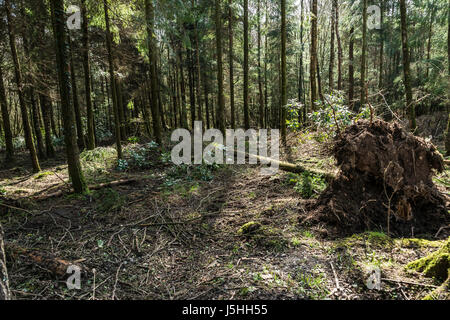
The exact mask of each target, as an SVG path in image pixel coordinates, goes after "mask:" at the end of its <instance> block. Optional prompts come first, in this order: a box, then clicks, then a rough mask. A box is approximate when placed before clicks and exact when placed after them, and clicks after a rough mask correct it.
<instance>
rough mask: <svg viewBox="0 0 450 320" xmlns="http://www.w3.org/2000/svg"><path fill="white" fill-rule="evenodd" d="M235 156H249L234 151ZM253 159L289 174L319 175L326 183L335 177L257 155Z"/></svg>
mask: <svg viewBox="0 0 450 320" xmlns="http://www.w3.org/2000/svg"><path fill="white" fill-rule="evenodd" d="M235 153H236V154H241V155H245V157H246V158H248V157H249V156H250V155H249V154H248V153H246V152H242V151H238V150H235ZM252 156H253V157H254V158H256V159H257V160H259V161H260V162H261V163H272V165H277V166H278V168H279V169H280V170H282V171H286V172H291V173H303V172H310V173H312V174H315V175H321V176H323V177H324V178H325V179H326V180H327V181H332V180H333V179H334V178H335V177H336V176H335V175H334V174H333V173H330V172H327V171H324V170H320V169H310V168H307V167H304V166H301V165H299V164H293V163H289V162H284V161H279V160H275V159H271V158H268V157H262V156H258V155H252Z"/></svg>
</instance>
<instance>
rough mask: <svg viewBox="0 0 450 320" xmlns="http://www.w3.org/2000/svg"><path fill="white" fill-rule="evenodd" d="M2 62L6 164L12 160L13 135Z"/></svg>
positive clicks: (0, 82)
mask: <svg viewBox="0 0 450 320" xmlns="http://www.w3.org/2000/svg"><path fill="white" fill-rule="evenodd" d="M2 64H3V61H1V60H0V107H1V111H2V120H3V133H4V136H5V144H6V158H5V161H6V162H11V161H12V160H13V159H14V145H13V135H12V131H11V121H10V119H9V112H8V103H7V100H6V91H5V85H4V83H3V66H2Z"/></svg>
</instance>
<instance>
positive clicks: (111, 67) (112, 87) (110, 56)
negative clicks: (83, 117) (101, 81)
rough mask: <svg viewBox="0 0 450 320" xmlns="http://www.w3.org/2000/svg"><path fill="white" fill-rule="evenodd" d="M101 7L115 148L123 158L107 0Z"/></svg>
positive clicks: (118, 155) (120, 157) (119, 156)
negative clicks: (104, 29)
mask: <svg viewBox="0 0 450 320" xmlns="http://www.w3.org/2000/svg"><path fill="white" fill-rule="evenodd" d="M103 9H104V13H105V24H106V47H107V50H108V64H109V78H110V82H111V85H110V91H111V96H112V100H113V112H114V132H115V135H116V149H117V157H118V158H119V159H122V158H123V155H122V144H121V137H120V119H119V104H118V101H117V90H116V81H115V78H116V77H115V75H114V60H113V53H112V35H111V31H110V28H109V14H108V3H107V0H103Z"/></svg>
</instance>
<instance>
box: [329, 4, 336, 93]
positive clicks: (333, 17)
mask: <svg viewBox="0 0 450 320" xmlns="http://www.w3.org/2000/svg"><path fill="white" fill-rule="evenodd" d="M336 7H337V0H333V5H332V9H331V38H330V64H329V66H328V86H329V87H330V91H332V90H333V88H334V58H335V52H334V37H335V30H336V26H335V24H336Z"/></svg>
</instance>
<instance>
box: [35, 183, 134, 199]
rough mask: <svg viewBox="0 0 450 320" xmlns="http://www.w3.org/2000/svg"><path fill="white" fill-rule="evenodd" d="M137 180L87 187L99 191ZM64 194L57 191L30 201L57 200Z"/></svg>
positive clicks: (61, 191)
mask: <svg viewBox="0 0 450 320" xmlns="http://www.w3.org/2000/svg"><path fill="white" fill-rule="evenodd" d="M136 181H137V179H121V180H116V181H111V182H106V183H100V184H96V185H92V186H89V190H99V189H102V188H111V187H116V186H121V185H126V184H131V183H134V182H136ZM72 192H74V190H73V189H72V190H70V193H72ZM64 193H66V192H65V191H64V190H59V191H56V192H53V193H50V194H47V195H43V196H37V197H34V198H32V200H34V201H37V202H39V201H45V200H48V199H51V198H57V197H61V196H62V195H63V194H64Z"/></svg>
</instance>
